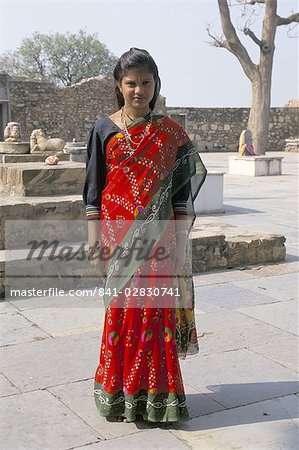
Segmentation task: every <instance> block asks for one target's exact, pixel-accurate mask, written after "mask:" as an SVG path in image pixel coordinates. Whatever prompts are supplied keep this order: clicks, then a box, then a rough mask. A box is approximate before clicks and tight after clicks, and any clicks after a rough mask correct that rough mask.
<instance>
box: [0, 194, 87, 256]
mask: <svg viewBox="0 0 299 450" xmlns="http://www.w3.org/2000/svg"><path fill="white" fill-rule="evenodd" d="M80 219H85V208H84V205H83V200H82V194H81V193H80V195H69V196H68V195H63V196H56V197H55V196H53V197H8V196H7V195H4V194H2V195H0V250H3V249H4V243H5V222H6V221H10V220H16V221H23V222H24V221H27V220H32V221H35V220H44V221H45V222H51V221H52V220H62V221H66V220H80ZM33 226H34V224H33ZM35 228H36V227H35ZM38 229H39V227H38V228H37V231H36V233H37V236H36V238H37V239H40V237H41V236H39V232H38ZM47 232H48V235H47V237H48V239H53V238H55V234H53V233H52V232H51V227H50V224H49V227H48V231H47Z"/></svg>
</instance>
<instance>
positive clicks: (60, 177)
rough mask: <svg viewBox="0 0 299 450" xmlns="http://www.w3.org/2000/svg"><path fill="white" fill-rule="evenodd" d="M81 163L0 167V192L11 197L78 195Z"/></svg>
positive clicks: (81, 170)
mask: <svg viewBox="0 0 299 450" xmlns="http://www.w3.org/2000/svg"><path fill="white" fill-rule="evenodd" d="M84 180H85V164H84V163H76V162H68V161H60V162H59V163H58V164H57V165H56V166H50V165H47V164H46V163H40V162H33V163H31V165H30V167H28V164H27V163H23V164H22V163H10V164H3V165H2V166H0V192H2V193H5V194H9V195H12V196H32V197H40V196H49V195H75V194H81V193H82V188H83V185H84Z"/></svg>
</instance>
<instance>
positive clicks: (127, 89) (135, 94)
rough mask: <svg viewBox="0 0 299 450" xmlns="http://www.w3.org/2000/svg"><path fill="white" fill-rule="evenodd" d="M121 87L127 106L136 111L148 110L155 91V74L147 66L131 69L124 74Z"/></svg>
mask: <svg viewBox="0 0 299 450" xmlns="http://www.w3.org/2000/svg"><path fill="white" fill-rule="evenodd" d="M119 88H120V91H121V93H122V94H123V96H124V101H125V107H127V108H129V107H130V108H133V109H135V110H136V111H138V110H140V111H145V110H148V109H149V103H150V101H151V100H152V98H153V96H154V92H155V80H154V76H153V74H152V73H151V72H148V69H147V68H140V69H131V70H129V71H128V72H127V73H126V75H124V76H123V78H122V80H121V82H120V85H119ZM146 112H147V111H146Z"/></svg>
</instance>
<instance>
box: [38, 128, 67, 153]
mask: <svg viewBox="0 0 299 450" xmlns="http://www.w3.org/2000/svg"><path fill="white" fill-rule="evenodd" d="M64 146H65V141H64V140H63V139H60V138H51V139H47V138H46V135H45V133H44V132H43V130H42V129H41V128H38V129H36V130H33V131H32V133H31V136H30V152H31V153H34V152H59V151H62V150H63V148H64Z"/></svg>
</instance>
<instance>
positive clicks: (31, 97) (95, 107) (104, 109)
mask: <svg viewBox="0 0 299 450" xmlns="http://www.w3.org/2000/svg"><path fill="white" fill-rule="evenodd" d="M6 78H7V80H8V86H9V97H10V110H11V115H12V117H11V120H13V121H16V122H19V123H20V124H21V127H22V139H23V140H28V139H29V137H30V134H31V132H32V130H33V129H35V128H42V129H43V130H44V131H45V133H46V135H47V136H48V137H58V136H59V137H61V138H63V139H64V140H65V141H72V140H73V139H74V138H76V140H77V141H82V142H86V140H87V137H88V132H89V129H90V127H91V126H92V124H93V122H94V120H95V117H96V116H97V115H104V114H111V113H112V112H113V111H115V109H116V108H117V106H116V101H115V96H114V81H113V79H112V78H110V77H94V78H89V79H86V80H82V81H81V82H80V83H77V84H74V85H72V86H68V87H63V88H57V87H55V86H54V84H52V83H46V82H41V81H36V80H26V79H22V78H16V77H14V78H13V77H8V76H6ZM0 82H1V80H0ZM156 110H157V112H160V113H163V114H169V115H173V116H174V118H175V119H177V120H179V121H181V120H180V118H181V119H182V121H183V122H186V124H185V125H186V130H187V132H188V134H189V135H190V137H191V139H192V140H194V142H195V144H196V145H197V146H198V149H199V150H200V151H201V152H203V151H237V149H238V142H239V136H240V133H241V132H242V130H244V129H246V128H247V120H248V115H249V108H181V107H166V106H165V97H162V96H161V97H160V98H159V100H158V102H157V107H156ZM298 120H299V119H298V107H296V103H294V101H293V102H292V103H290V106H286V107H282V108H272V109H271V118H270V135H269V150H283V149H284V146H285V139H288V138H289V137H291V136H296V135H297V134H298Z"/></svg>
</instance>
